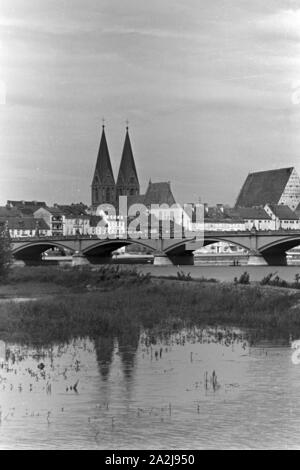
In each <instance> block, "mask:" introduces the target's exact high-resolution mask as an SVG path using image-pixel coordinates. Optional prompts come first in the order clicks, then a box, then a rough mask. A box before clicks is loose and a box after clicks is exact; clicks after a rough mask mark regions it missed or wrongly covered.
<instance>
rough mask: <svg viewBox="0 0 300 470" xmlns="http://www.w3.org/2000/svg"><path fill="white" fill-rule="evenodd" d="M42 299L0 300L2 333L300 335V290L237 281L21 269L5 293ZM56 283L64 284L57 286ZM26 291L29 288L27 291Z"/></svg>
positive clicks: (60, 336)
mask: <svg viewBox="0 0 300 470" xmlns="http://www.w3.org/2000/svg"><path fill="white" fill-rule="evenodd" d="M26 286H27V291H26V295H27V296H29V297H30V295H32V296H33V297H34V296H35V295H36V293H37V290H38V288H39V287H40V295H41V293H43V296H42V298H40V299H37V300H35V301H32V302H30V301H29V302H26V303H15V302H10V303H7V302H5V303H2V304H1V303H0V336H1V338H2V339H7V338H9V339H10V340H12V339H13V340H17V341H24V342H35V343H39V342H40V343H44V344H45V343H51V342H60V341H67V340H69V339H71V338H74V337H83V336H90V337H95V336H97V335H102V336H103V335H105V336H108V335H111V336H114V335H124V334H126V335H128V334H135V333H138V332H139V331H140V330H141V329H149V330H150V329H153V328H156V329H160V331H162V332H163V331H167V332H170V331H175V330H176V329H178V328H182V327H183V326H185V325H189V326H191V325H197V326H212V327H215V326H228V327H229V326H236V327H242V328H251V329H256V330H260V331H267V330H269V329H272V330H273V331H277V332H278V333H280V334H281V335H283V336H286V337H287V338H288V336H289V335H290V334H293V335H297V334H300V291H297V290H294V289H286V288H284V289H283V288H275V287H269V286H259V285H255V284H252V285H251V284H250V285H240V284H234V283H220V282H208V281H206V280H204V279H202V280H200V281H199V280H198V281H197V282H186V281H185V280H171V279H151V278H150V275H148V274H141V273H139V272H138V271H137V270H136V269H124V268H122V269H121V268H116V267H105V266H102V267H101V268H100V269H99V270H97V271H93V270H91V269H81V270H79V269H75V270H74V269H59V268H54V267H53V268H50V267H49V268H44V267H42V268H41V267H36V268H29V269H27V268H25V269H24V268H22V269H20V270H15V271H13V272H11V273H10V275H9V278H8V280H7V282H6V284H5V285H3V284H2V286H1V292H0V293H1V294H2V295H5V292H6V293H7V292H12V288H13V287H15V288H16V291H15V292H16V293H17V292H19V293H20V292H22V293H24V292H25V291H24V289H25V288H26ZM55 289H57V290H56V291H55ZM23 295H24V294H23Z"/></svg>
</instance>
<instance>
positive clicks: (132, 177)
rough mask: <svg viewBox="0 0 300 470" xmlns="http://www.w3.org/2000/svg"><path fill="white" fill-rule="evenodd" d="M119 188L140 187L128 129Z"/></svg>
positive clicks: (118, 183)
mask: <svg viewBox="0 0 300 470" xmlns="http://www.w3.org/2000/svg"><path fill="white" fill-rule="evenodd" d="M117 186H119V187H123V186H138V187H139V179H138V175H137V171H136V167H135V162H134V158H133V153H132V147H131V142H130V137H129V133H128V128H127V129H126V135H125V142H124V147H123V152H122V158H121V163H120V168H119V173H118V179H117Z"/></svg>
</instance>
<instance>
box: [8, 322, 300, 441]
mask: <svg viewBox="0 0 300 470" xmlns="http://www.w3.org/2000/svg"><path fill="white" fill-rule="evenodd" d="M2 346H3V344H2ZM299 387H300V368H299V366H295V365H294V364H293V363H292V361H291V349H290V347H289V344H288V343H287V341H286V339H284V341H277V340H276V341H275V340H274V339H271V340H270V337H269V338H267V339H262V338H261V339H260V341H259V342H258V341H257V342H256V344H255V345H253V344H252V341H251V335H249V332H245V331H243V330H239V329H229V328H196V327H193V328H186V329H181V330H179V331H177V332H171V331H160V332H153V331H151V332H142V333H141V334H139V332H138V331H133V332H131V333H130V334H124V335H122V336H119V337H116V338H110V337H97V338H92V339H89V338H84V339H76V340H73V341H70V342H69V343H64V344H60V345H52V346H51V347H39V348H36V347H30V346H24V345H22V346H21V345H17V344H10V343H7V344H6V345H5V360H4V361H3V362H2V363H1V362H0V405H1V409H0V417H1V419H0V446H1V448H49V447H50V448H116V449H117V448H125V449H126V448H127V449H130V448H148V449H150V448H160V449H162V448H165V449H168V448H175V449H176V448H186V449H189V448H266V447H267V448H274V447H280V448H285V447H288V448H298V447H299V448H300V436H299V435H298V429H299V426H300V411H299V410H298V398H299Z"/></svg>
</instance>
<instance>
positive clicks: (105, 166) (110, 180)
mask: <svg viewBox="0 0 300 470" xmlns="http://www.w3.org/2000/svg"><path fill="white" fill-rule="evenodd" d="M96 178H98V181H99V184H111V185H114V184H115V178H114V174H113V170H112V166H111V161H110V156H109V151H108V146H107V141H106V136H105V130H104V126H102V135H101V140H100V146H99V151H98V156H97V162H96V168H95V173H94V180H93V182H95V179H96Z"/></svg>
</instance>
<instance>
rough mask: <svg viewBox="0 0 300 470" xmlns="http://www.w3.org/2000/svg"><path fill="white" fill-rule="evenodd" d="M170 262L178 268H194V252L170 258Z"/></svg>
mask: <svg viewBox="0 0 300 470" xmlns="http://www.w3.org/2000/svg"><path fill="white" fill-rule="evenodd" d="M170 260H171V262H172V263H173V264H175V265H176V266H177V265H179V266H181V265H185V266H194V254H193V252H187V253H186V254H182V255H173V256H170Z"/></svg>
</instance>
